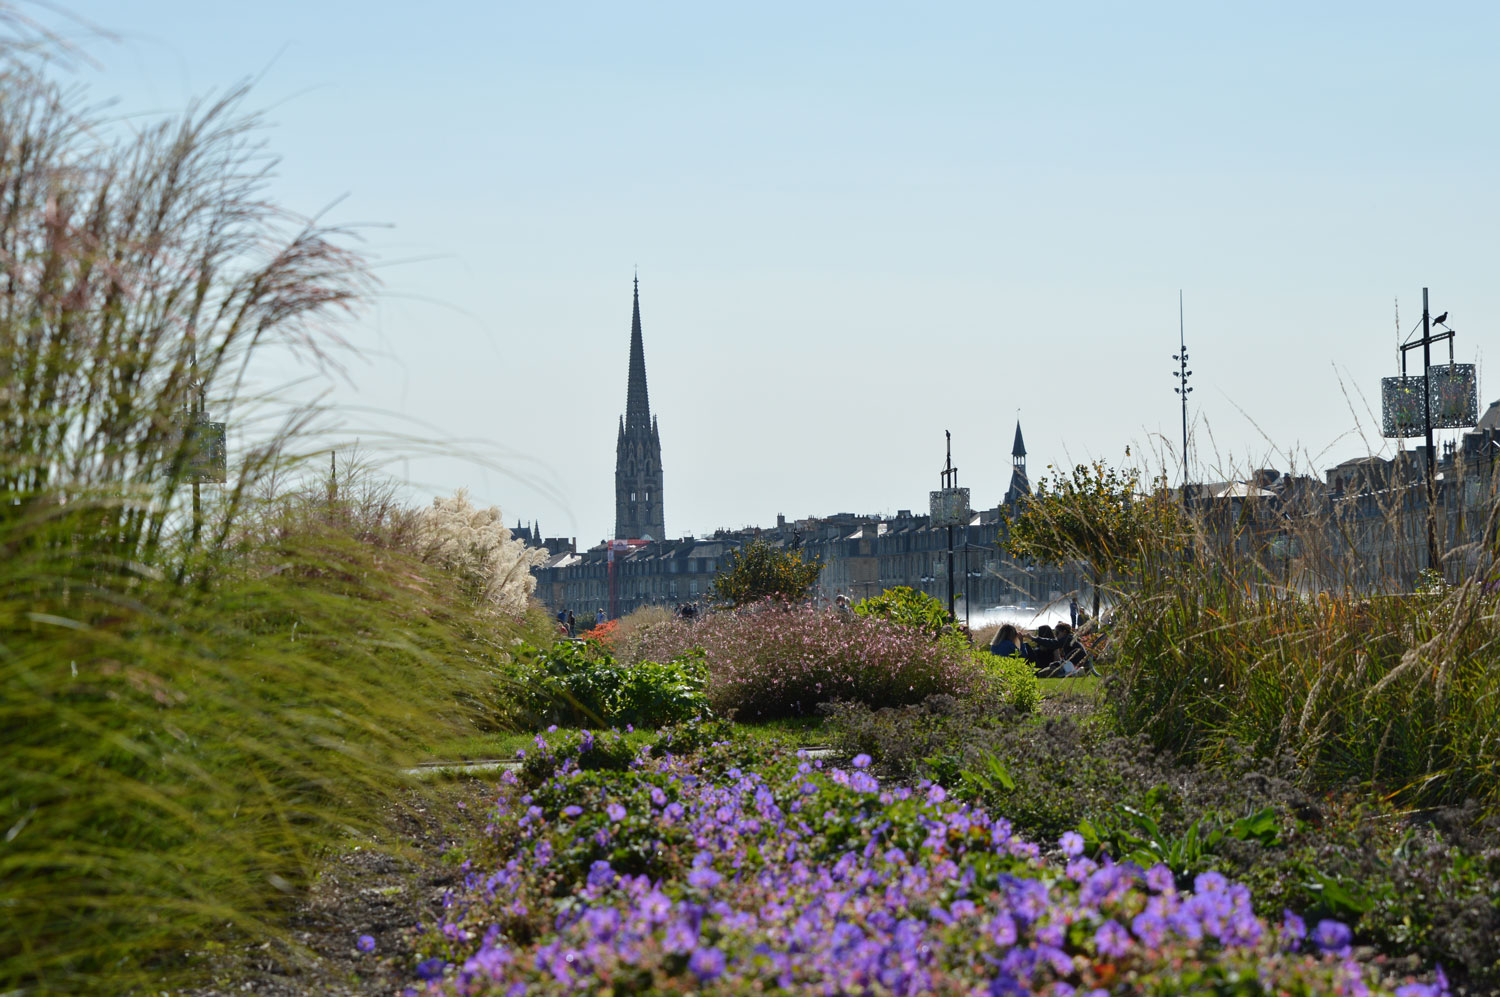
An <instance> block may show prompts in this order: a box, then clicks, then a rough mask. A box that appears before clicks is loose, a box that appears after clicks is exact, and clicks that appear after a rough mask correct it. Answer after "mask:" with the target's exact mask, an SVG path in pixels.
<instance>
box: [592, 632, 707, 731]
mask: <svg viewBox="0 0 1500 997" xmlns="http://www.w3.org/2000/svg"><path fill="white" fill-rule="evenodd" d="M621 671H622V672H623V676H622V678H621V680H620V685H619V689H618V690H617V692H616V694H615V699H614V702H613V703H612V704H611V710H610V722H611V723H612V724H614V725H615V726H620V725H622V724H629V725H634V726H636V727H661V726H664V725H667V724H672V723H678V722H681V721H684V720H689V719H691V718H692V717H695V716H698V715H699V714H701V713H705V712H707V710H708V699H707V698H706V696H705V695H704V686H705V685H706V684H707V682H708V667H707V665H705V664H704V661H703V652H702V651H701V650H699V649H697V648H689V649H688V650H687V651H684V652H683V653H682V654H680V655H678V656H677V657H675V658H672V659H670V660H668V661H664V662H658V661H641V662H639V663H637V664H634V665H629V666H625V667H623V668H622V669H621Z"/></svg>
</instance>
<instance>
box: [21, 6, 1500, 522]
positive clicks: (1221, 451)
mask: <svg viewBox="0 0 1500 997" xmlns="http://www.w3.org/2000/svg"><path fill="white" fill-rule="evenodd" d="M67 9H68V10H69V11H71V12H72V13H73V14H74V15H76V16H78V17H81V18H83V19H85V20H86V21H88V22H91V23H92V24H93V25H97V26H98V27H100V28H103V29H106V30H108V31H110V32H112V33H113V37H112V38H107V39H106V38H99V37H95V36H93V35H91V34H89V33H88V32H86V31H84V30H83V29H81V28H79V27H77V26H76V25H75V26H70V27H69V26H67V25H69V22H67V21H66V20H63V19H62V18H60V17H59V16H57V15H48V14H45V12H43V13H42V14H40V15H38V16H42V17H43V19H44V20H47V21H48V22H49V23H54V24H58V25H62V26H65V27H66V30H67V32H68V33H69V34H70V35H71V36H73V37H75V38H76V39H78V43H79V45H80V46H81V47H82V48H83V49H84V50H85V51H86V52H87V54H88V55H89V56H91V58H92V60H93V64H92V65H81V66H78V67H76V68H74V69H72V70H70V71H69V75H70V76H71V77H72V78H73V79H74V80H75V81H77V82H81V83H84V84H86V85H87V86H88V87H89V90H90V92H91V93H92V94H93V95H94V96H96V97H101V98H103V97H108V98H114V99H116V100H117V103H116V104H115V105H114V113H118V114H120V115H122V116H146V117H149V115H151V114H157V113H171V112H175V111H179V110H181V109H182V108H183V107H185V106H186V105H187V104H188V103H189V102H190V101H191V100H193V99H194V98H197V97H202V96H205V95H212V94H215V93H221V92H223V91H224V90H225V89H227V88H229V87H231V86H233V85H234V84H235V83H237V82H239V81H241V80H243V79H245V78H247V77H253V78H254V79H255V80H256V83H255V87H254V90H253V93H252V96H251V98H250V106H251V107H254V108H258V109H263V110H264V111H265V115H266V119H267V122H268V130H267V132H266V138H267V140H268V141H269V144H270V146H271V148H272V149H273V150H274V151H275V152H276V153H278V154H279V155H280V156H281V158H282V161H281V164H280V166H279V168H278V171H277V179H276V181H275V184H274V190H273V193H274V196H275V197H276V198H277V199H278V200H279V201H280V202H281V203H282V204H284V205H285V206H287V207H289V208H291V209H293V210H295V211H299V212H303V213H306V214H309V215H311V214H316V213H318V212H322V211H325V210H327V212H328V214H327V216H326V217H327V218H329V219H330V220H333V221H341V222H357V223H369V227H368V228H366V229H364V230H363V235H364V238H365V240H366V248H367V249H368V250H369V251H370V252H371V253H372V254H373V255H374V256H375V257H376V259H377V261H378V271H377V272H378V274H379V276H380V279H381V281H382V286H381V288H380V290H379V292H378V293H377V295H376V296H375V298H374V299H373V300H372V302H371V303H370V306H369V307H368V308H367V309H366V311H365V312H364V313H363V314H362V315H361V316H360V317H359V318H358V319H356V320H354V321H353V322H351V323H349V324H348V325H347V326H346V327H345V328H343V329H342V330H341V334H342V335H343V336H344V337H345V338H346V339H348V340H349V341H350V342H351V343H352V344H353V345H354V347H355V349H356V350H357V351H358V353H359V357H358V358H357V359H354V360H352V361H351V362H350V363H349V365H348V367H347V373H346V376H345V377H344V378H342V379H336V380H334V381H332V382H328V383H327V384H326V387H327V390H328V394H327V396H326V397H327V399H328V400H329V401H330V402H331V403H332V404H333V405H335V406H336V408H337V410H338V411H339V413H340V418H341V421H342V424H343V430H342V431H343V432H345V433H346V434H348V435H351V436H357V437H359V438H361V439H363V440H366V441H370V440H379V441H382V442H381V443H379V444H377V448H378V449H379V450H380V452H381V453H383V454H385V455H387V456H389V457H392V458H395V459H394V460H393V462H392V463H391V465H390V467H391V470H392V471H393V473H397V474H400V475H402V476H404V477H405V478H406V480H408V481H409V482H410V483H411V493H412V494H413V495H414V496H415V497H416V498H417V499H418V500H421V501H425V500H426V499H427V498H429V497H431V496H432V495H434V494H438V493H447V492H451V491H452V490H453V489H455V488H458V487H467V488H468V489H469V490H470V492H471V494H472V495H473V496H474V498H475V499H477V500H479V501H480V502H482V503H484V504H497V505H499V506H500V507H501V508H502V510H503V512H504V515H505V517H506V519H507V520H509V521H511V522H514V521H516V520H524V521H526V522H528V523H530V522H532V521H533V520H535V521H537V522H538V523H539V524H540V526H541V528H542V530H543V531H544V532H545V533H546V534H548V535H552V536H559V535H561V536H569V537H576V538H577V539H578V541H579V543H580V544H583V545H590V544H592V543H594V542H596V541H598V540H600V539H602V538H604V537H606V536H609V535H610V534H611V531H612V528H613V515H614V480H613V471H614V443H615V434H616V428H617V425H618V418H619V416H620V414H621V413H622V412H623V411H624V406H625V388H626V365H627V360H628V351H629V334H630V305H631V301H630V295H631V280H632V278H633V276H634V275H635V274H636V273H637V271H638V272H639V275H640V293H641V316H642V324H643V328H644V339H645V351H646V365H647V371H648V378H649V383H650V396H651V403H652V409H653V412H654V414H655V415H656V416H657V417H658V420H659V423H660V427H661V439H662V462H663V467H664V477H665V481H664V486H663V493H664V495H663V497H664V505H665V512H666V519H667V530H668V533H669V534H670V535H671V536H684V535H688V534H699V535H701V534H703V533H706V532H710V531H712V530H714V529H715V528H718V527H740V526H746V525H763V524H770V523H773V522H774V521H775V517H776V515H777V514H778V513H781V514H785V515H786V516H787V517H788V518H802V517H806V516H816V515H828V514H832V513H836V512H860V513H893V512H895V511H896V510H897V509H913V510H918V511H922V510H925V508H926V503H927V492H928V491H929V490H931V489H934V488H937V487H938V486H939V484H940V482H939V477H938V475H939V472H940V471H941V469H942V466H943V456H944V454H943V441H944V436H943V434H944V431H945V430H951V432H952V434H953V459H954V464H955V465H956V466H957V467H958V468H959V484H961V485H966V486H968V487H969V488H970V489H971V491H972V501H973V504H974V506H975V507H977V508H979V507H991V506H993V505H994V504H995V503H996V502H998V501H999V499H1000V497H1001V496H1002V495H1003V493H1004V491H1005V488H1006V487H1007V485H1008V483H1009V479H1010V449H1011V442H1012V438H1013V436H1014V431H1015V425H1016V421H1017V419H1018V418H1019V419H1020V422H1021V424H1022V427H1023V431H1024V433H1025V439H1026V445H1027V449H1028V451H1029V454H1028V460H1029V468H1030V470H1031V475H1032V478H1033V479H1036V478H1037V477H1039V476H1040V475H1042V474H1044V473H1045V469H1046V467H1047V466H1048V465H1055V466H1059V467H1062V466H1071V465H1072V464H1073V463H1077V462H1080V461H1085V460H1090V459H1096V458H1098V459H1104V460H1107V461H1110V462H1112V463H1127V462H1135V461H1139V460H1141V459H1142V456H1143V455H1144V456H1145V463H1146V464H1147V466H1148V468H1149V469H1151V470H1153V471H1156V472H1159V471H1160V470H1161V469H1162V468H1163V467H1165V469H1166V472H1167V474H1168V476H1169V477H1170V478H1171V479H1172V480H1173V481H1174V482H1175V481H1177V480H1180V478H1181V475H1182V465H1181V457H1180V450H1181V443H1180V437H1181V410H1180V408H1179V407H1178V398H1177V396H1176V395H1175V394H1174V393H1173V390H1172V389H1173V387H1174V385H1175V384H1176V381H1175V379H1174V378H1173V377H1172V376H1171V375H1172V372H1173V371H1174V370H1176V366H1177V365H1176V363H1175V362H1174V361H1173V360H1172V359H1171V357H1172V355H1173V354H1175V353H1177V352H1178V336H1179V321H1178V320H1179V315H1178V295H1179V292H1181V295H1182V302H1183V313H1182V314H1183V324H1184V327H1185V328H1184V331H1185V336H1186V342H1187V346H1188V350H1189V353H1190V356H1191V362H1190V364H1189V366H1190V367H1191V368H1192V370H1193V376H1192V378H1191V382H1190V383H1191V384H1192V386H1193V388H1194V391H1193V393H1192V395H1191V396H1190V399H1189V400H1190V403H1191V404H1190V406H1189V417H1190V420H1191V424H1192V430H1191V432H1192V439H1191V443H1190V448H1189V467H1188V473H1189V474H1190V475H1192V476H1193V477H1194V478H1195V479H1204V478H1214V479H1221V478H1223V477H1227V476H1231V475H1232V474H1233V473H1235V472H1238V473H1241V474H1242V473H1244V471H1245V470H1246V469H1249V468H1254V467H1264V466H1271V467H1276V468H1280V469H1289V468H1295V469H1297V470H1301V471H1304V472H1307V471H1311V472H1312V473H1321V470H1322V469H1324V468H1326V467H1331V466H1332V465H1334V464H1336V463H1338V462H1339V461H1342V460H1345V459H1348V458H1350V457H1356V456H1363V455H1366V454H1368V453H1372V452H1387V453H1388V452H1389V451H1390V449H1391V447H1392V444H1390V443H1389V442H1388V441H1383V440H1381V439H1380V438H1379V380H1380V378H1381V377H1383V376H1389V375H1392V374H1395V373H1397V372H1398V366H1397V365H1398V354H1397V349H1396V347H1397V342H1398V334H1397V326H1396V306H1397V302H1398V300H1399V311H1400V322H1401V326H1402V331H1403V333H1404V332H1409V331H1410V330H1411V329H1412V328H1413V327H1414V326H1416V325H1418V324H1419V322H1420V318H1421V291H1422V288H1423V287H1424V286H1428V287H1431V295H1432V311H1433V314H1434V315H1435V314H1437V313H1440V312H1443V311H1447V312H1449V313H1450V316H1451V318H1450V320H1449V324H1450V325H1451V326H1452V327H1453V328H1454V329H1455V330H1457V337H1456V341H1455V342H1456V356H1457V359H1458V360H1459V361H1460V362H1469V363H1478V364H1480V371H1479V373H1480V388H1479V392H1480V406H1481V411H1482V410H1483V407H1484V406H1485V405H1486V404H1487V403H1488V402H1489V401H1490V400H1492V399H1493V398H1495V397H1500V385H1497V386H1494V387H1491V386H1489V385H1488V383H1487V381H1486V377H1485V375H1486V373H1487V371H1486V368H1485V365H1484V361H1485V350H1486V348H1487V347H1488V346H1489V344H1490V343H1491V342H1492V341H1493V338H1494V330H1495V328H1496V323H1497V322H1500V282H1497V281H1496V280H1495V278H1494V274H1495V270H1496V263H1497V252H1496V243H1497V238H1500V194H1497V186H1496V180H1497V176H1500V173H1497V168H1496V164H1497V163H1500V127H1497V124H1500V122H1497V112H1496V108H1495V104H1494V98H1495V95H1496V94H1497V93H1500V60H1496V59H1495V58H1494V52H1495V51H1496V50H1497V46H1500V6H1496V5H1493V4H1484V3H1472V4H1443V3H1434V4H1422V5H1413V4H1409V3H1375V2H1361V3H1320V4H1307V3H1263V4H1254V5H1228V4H1204V3H1181V4H1168V3H1148V4H1139V3H1132V4H1127V3H1069V4H1009V3H993V2H987V3H973V4H964V3H950V4H928V5H920V6H919V5H910V4H899V5H898V4H880V3H858V4H852V3H851V4H837V3H820V4H807V3H774V2H763V3H757V4H753V5H752V4H737V5H731V4H704V3H701V2H699V3H682V4H658V3H635V4H618V3H609V4H605V3H598V4H593V3H570V4H536V3H509V2H466V0H433V2H429V3H426V4H410V3H400V4H398V3H382V2H378V0H371V2H366V3H362V4H359V5H351V4H344V3H331V2H323V0H297V2H288V0H259V2H257V3H254V4H241V3H229V2H210V3H204V2H203V0H130V2H128V3H127V2H123V0H76V2H73V3H70V4H68V5H67ZM1439 355H1440V356H1441V358H1442V359H1443V360H1446V358H1447V357H1446V347H1445V346H1444V347H1441V348H1440V350H1439ZM288 363H289V362H288ZM283 373H284V374H285V377H286V378H287V379H291V378H292V377H295V376H297V375H298V371H296V370H294V369H292V368H291V367H290V366H288V368H287V369H286V370H285V371H284V372H283V371H281V370H276V371H272V372H271V374H272V375H274V376H281V375H282V374H283ZM319 383H320V384H321V383H323V382H319ZM398 436H400V437H404V438H406V440H407V441H408V442H406V443H403V442H400V441H398V440H397V439H396V438H397V437H398ZM1127 448H1129V449H1130V453H1131V456H1130V457H1128V458H1127V457H1126V456H1125V452H1126V449H1127Z"/></svg>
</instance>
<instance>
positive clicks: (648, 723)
mask: <svg viewBox="0 0 1500 997" xmlns="http://www.w3.org/2000/svg"><path fill="white" fill-rule="evenodd" d="M519 656H520V659H521V663H520V665H519V667H518V673H517V684H518V685H519V687H520V688H521V689H523V690H524V692H525V698H526V704H527V706H528V707H529V708H530V710H531V712H532V722H533V723H534V724H535V725H537V726H541V725H544V724H548V723H555V724H560V725H565V726H582V725H595V726H600V727H607V726H609V727H623V726H625V725H627V724H628V725H634V726H639V727H659V726H662V725H664V724H670V723H675V722H677V721H681V720H686V719H689V718H690V717H693V716H697V715H698V714H700V713H706V712H708V699H707V696H706V695H705V692H704V687H705V685H706V684H707V682H708V669H707V666H706V665H705V664H704V659H703V652H702V651H701V650H698V649H697V648H688V649H686V650H684V651H682V652H680V653H679V654H677V655H676V656H674V657H672V658H670V659H668V660H667V661H664V662H657V661H649V660H647V661H640V662H637V663H635V664H632V665H624V664H620V663H619V662H617V661H616V660H615V658H614V655H613V654H611V653H610V650H609V648H608V647H606V646H604V645H602V644H599V643H597V642H595V641H559V642H558V643H556V644H553V645H551V646H549V647H546V648H538V647H534V646H531V645H527V646H524V647H523V648H521V650H520V655H519Z"/></svg>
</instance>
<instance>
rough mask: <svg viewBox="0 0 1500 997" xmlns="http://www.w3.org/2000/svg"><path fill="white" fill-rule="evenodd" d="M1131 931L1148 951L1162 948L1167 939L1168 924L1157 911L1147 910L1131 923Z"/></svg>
mask: <svg viewBox="0 0 1500 997" xmlns="http://www.w3.org/2000/svg"><path fill="white" fill-rule="evenodd" d="M1130 930H1132V931H1134V932H1135V937H1137V938H1139V939H1140V940H1141V944H1142V945H1144V946H1146V947H1147V948H1148V949H1155V948H1160V947H1161V943H1162V942H1163V941H1165V940H1166V937H1167V922H1166V919H1164V918H1163V917H1162V916H1161V915H1160V914H1158V913H1156V912H1155V911H1151V910H1146V911H1142V912H1141V913H1139V914H1137V915H1136V916H1135V917H1134V919H1132V920H1131V922H1130Z"/></svg>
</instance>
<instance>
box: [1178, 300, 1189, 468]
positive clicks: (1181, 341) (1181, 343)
mask: <svg viewBox="0 0 1500 997" xmlns="http://www.w3.org/2000/svg"><path fill="white" fill-rule="evenodd" d="M1177 343H1178V350H1179V351H1180V352H1179V354H1178V355H1179V356H1181V357H1182V361H1181V362H1182V370H1184V371H1186V370H1187V332H1186V327H1185V326H1184V325H1183V321H1182V291H1181V290H1179V291H1178V292H1177ZM1179 380H1180V381H1181V382H1182V387H1183V389H1184V390H1183V392H1182V490H1183V493H1184V494H1186V492H1187V481H1188V437H1187V390H1186V389H1187V378H1186V377H1183V378H1179Z"/></svg>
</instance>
